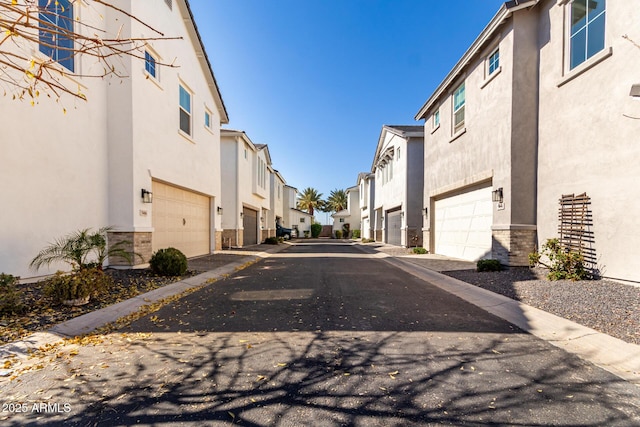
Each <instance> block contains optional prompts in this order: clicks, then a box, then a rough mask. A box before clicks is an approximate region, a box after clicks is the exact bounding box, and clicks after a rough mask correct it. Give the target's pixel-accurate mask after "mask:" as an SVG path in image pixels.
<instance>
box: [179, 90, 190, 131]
mask: <svg viewBox="0 0 640 427" xmlns="http://www.w3.org/2000/svg"><path fill="white" fill-rule="evenodd" d="M180 130H181V131H182V132H184V133H186V134H187V135H189V136H191V92H189V91H188V90H187V89H186V88H185V87H184V86H183V85H180Z"/></svg>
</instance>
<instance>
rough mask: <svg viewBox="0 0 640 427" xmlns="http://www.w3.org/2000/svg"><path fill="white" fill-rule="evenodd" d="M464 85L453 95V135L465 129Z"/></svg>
mask: <svg viewBox="0 0 640 427" xmlns="http://www.w3.org/2000/svg"><path fill="white" fill-rule="evenodd" d="M464 104H465V96H464V83H462V84H461V85H460V86H458V89H456V91H455V92H454V93H453V133H457V132H458V131H460V130H462V128H464Z"/></svg>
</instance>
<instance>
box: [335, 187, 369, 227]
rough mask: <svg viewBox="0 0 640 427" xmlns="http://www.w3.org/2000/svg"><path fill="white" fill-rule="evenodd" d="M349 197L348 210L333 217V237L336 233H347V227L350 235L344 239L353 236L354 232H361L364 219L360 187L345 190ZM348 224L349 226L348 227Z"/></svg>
mask: <svg viewBox="0 0 640 427" xmlns="http://www.w3.org/2000/svg"><path fill="white" fill-rule="evenodd" d="M345 193H346V195H347V208H346V209H343V210H341V211H339V212H335V213H333V214H332V215H331V218H333V228H332V231H333V236H335V235H336V231H337V230H340V231H342V232H344V231H345V225H346V226H347V227H348V230H349V233H348V234H347V235H345V234H344V233H343V235H342V237H344V238H345V239H346V238H348V237H349V236H351V235H352V233H353V231H354V230H360V229H361V227H362V225H361V223H362V217H361V212H360V187H359V186H358V185H355V186H353V187H349V188H347V189H346V190H345ZM347 224H348V225H347Z"/></svg>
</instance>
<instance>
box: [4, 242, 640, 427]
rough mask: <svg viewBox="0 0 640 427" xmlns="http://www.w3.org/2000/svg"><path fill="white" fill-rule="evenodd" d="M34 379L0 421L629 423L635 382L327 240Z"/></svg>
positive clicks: (63, 357)
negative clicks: (622, 378) (625, 379)
mask: <svg viewBox="0 0 640 427" xmlns="http://www.w3.org/2000/svg"><path fill="white" fill-rule="evenodd" d="M38 368H39V369H35V370H33V371H31V372H27V373H25V374H23V375H22V376H21V377H20V378H19V380H17V381H13V382H10V383H7V384H6V385H4V386H3V390H2V391H1V393H0V396H1V397H0V403H2V405H3V408H2V413H0V420H2V421H1V423H2V425H5V426H18V425H20V426H22V425H65V426H74V425H79V426H84V425H108V426H115V425H118V426H119V425H123V426H124V425H158V426H169V425H176V426H177V425H194V426H195V425H244V426H307V425H309V426H343V425H344V426H349V425H354V426H429V425H468V426H498V425H500V426H502V425H509V426H543V425H544V426H546V425H554V426H605V425H606V426H637V425H640V388H639V387H637V386H635V385H632V384H630V383H628V382H625V381H623V380H621V379H619V378H618V377H615V376H613V375H611V374H609V373H608V372H606V371H604V370H602V369H600V368H597V367H595V366H594V365H592V364H590V363H588V362H585V361H583V360H581V359H579V358H577V357H575V356H573V355H570V354H568V353H566V352H564V351H563V350H561V349H558V348H556V347H553V346H552V345H550V344H548V343H546V342H544V341H542V340H539V339H537V338H535V337H533V336H531V335H529V334H526V333H524V332H522V331H521V330H519V329H518V328H516V327H515V326H513V325H511V324H509V323H507V322H506V321H504V320H502V319H499V318H497V317H495V316H493V315H490V314H488V313H487V312H485V311H483V310H481V309H480V308H478V307H476V306H474V305H471V304H469V303H467V302H465V301H463V300H461V299H459V298H458V297H456V296H453V295H451V294H449V293H447V292H444V291H443V290H441V289H440V288H438V287H436V286H433V285H431V284H429V283H427V282H425V281H422V280H420V279H418V278H416V277H415V276H412V275H410V274H408V273H406V272H404V271H402V270H400V269H398V268H396V267H394V266H392V265H390V264H388V263H386V262H383V261H381V260H380V259H377V258H376V257H375V256H374V255H372V254H365V253H362V252H360V251H358V250H357V249H355V248H354V247H353V246H351V245H340V244H335V243H331V241H328V242H326V243H314V244H296V245H293V246H291V247H290V248H288V249H286V250H284V251H281V252H279V253H277V254H273V255H272V256H271V257H269V258H266V259H264V260H262V261H260V262H258V263H256V264H253V265H251V266H250V267H248V268H246V269H244V270H241V271H239V272H237V273H236V274H233V275H231V276H229V277H227V278H226V279H225V280H221V281H218V282H216V283H214V284H212V285H210V286H208V287H206V288H203V289H202V290H199V291H197V292H194V293H192V294H190V295H188V296H186V297H184V298H182V299H180V300H178V301H176V302H174V303H172V304H169V305H167V306H165V307H163V308H161V309H160V310H159V311H157V312H154V313H151V314H150V315H148V316H146V317H144V318H142V319H140V320H138V321H136V322H134V323H133V324H131V325H130V326H129V327H127V328H125V329H123V330H120V331H116V332H112V333H110V334H108V335H106V336H102V337H95V338H92V339H91V340H88V341H86V342H82V343H79V344H78V345H68V346H64V347H62V348H60V349H59V352H58V353H57V354H56V356H55V358H53V360H52V361H51V360H50V361H49V362H48V363H43V364H42V366H39V367H38ZM11 404H13V406H10V405H11Z"/></svg>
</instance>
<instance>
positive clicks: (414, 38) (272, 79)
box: [190, 0, 504, 197]
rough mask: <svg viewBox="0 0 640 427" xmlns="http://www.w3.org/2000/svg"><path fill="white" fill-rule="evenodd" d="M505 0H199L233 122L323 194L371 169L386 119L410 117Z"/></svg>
mask: <svg viewBox="0 0 640 427" xmlns="http://www.w3.org/2000/svg"><path fill="white" fill-rule="evenodd" d="M503 3H504V2H503V1H499V0H457V1H435V0H386V1H383V0H191V1H190V4H191V7H192V10H193V13H194V16H195V20H196V24H197V25H198V29H199V30H200V33H201V36H202V39H203V42H204V45H205V48H206V50H207V54H208V56H209V59H210V61H211V63H212V67H213V71H214V74H215V75H216V79H217V81H218V84H219V86H220V91H221V92H222V97H223V99H224V102H225V105H226V107H227V111H228V113H229V119H230V123H229V124H228V125H226V126H225V127H227V128H232V129H239V130H244V131H245V132H247V135H248V136H249V138H251V140H252V141H253V142H254V143H256V144H268V146H269V151H270V153H271V158H272V161H273V166H274V168H275V169H277V170H279V171H280V172H281V173H282V175H283V177H284V178H285V179H286V181H287V183H288V184H289V185H292V186H294V187H296V188H298V190H302V189H304V188H306V187H314V188H316V189H317V190H318V191H320V192H321V193H323V195H324V196H325V197H326V196H328V195H329V193H330V191H331V190H333V189H336V188H337V189H346V188H348V187H350V186H353V185H355V184H356V180H357V175H358V173H359V172H367V171H369V170H370V169H371V163H372V161H373V155H374V154H375V149H376V144H377V142H378V137H379V136H380V130H381V128H382V126H383V125H385V124H391V125H399V124H422V122H415V121H414V119H413V118H414V116H415V114H416V113H417V112H418V110H419V109H420V107H421V106H422V105H423V103H424V102H425V101H426V100H427V98H428V97H429V96H430V95H431V93H432V92H433V91H434V90H435V88H436V87H437V86H438V84H440V82H441V81H442V80H443V79H444V77H445V76H446V74H447V73H448V72H449V71H450V70H451V68H453V66H454V65H455V63H456V62H457V61H458V60H459V59H460V57H461V56H462V55H463V54H464V52H465V51H466V50H467V48H468V47H469V46H470V45H471V43H472V42H473V41H474V40H475V38H476V37H477V36H478V35H479V34H480V32H481V31H482V30H483V28H484V27H485V26H486V25H487V24H488V23H489V21H490V20H491V18H492V17H493V16H494V15H495V13H496V12H497V11H498V9H499V8H500V6H501V5H502V4H503Z"/></svg>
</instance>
